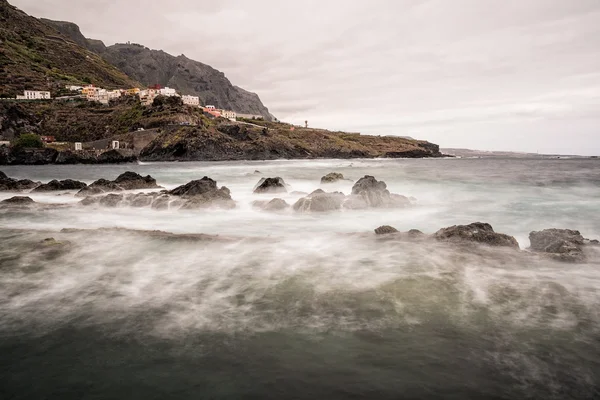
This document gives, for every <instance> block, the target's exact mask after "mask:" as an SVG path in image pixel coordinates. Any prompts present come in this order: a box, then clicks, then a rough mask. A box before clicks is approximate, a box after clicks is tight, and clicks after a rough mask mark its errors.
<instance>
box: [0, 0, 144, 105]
mask: <svg viewBox="0 0 600 400" xmlns="http://www.w3.org/2000/svg"><path fill="white" fill-rule="evenodd" d="M0 41H1V47H0V82H1V86H0V95H1V96H4V97H14V96H15V95H16V94H17V93H22V92H23V90H25V89H37V90H50V91H52V92H55V93H56V92H57V91H58V90H60V88H61V87H62V86H64V84H66V83H71V84H83V83H86V82H93V83H94V84H97V85H99V86H104V87H107V88H117V87H131V86H139V83H138V82H136V81H135V80H133V79H131V78H129V77H128V76H127V75H126V74H124V73H123V72H121V71H119V70H118V69H117V68H115V67H114V66H112V65H111V64H109V63H108V62H106V61H105V60H104V59H103V58H102V57H100V56H99V55H98V54H96V53H94V52H91V51H89V50H87V49H86V48H83V47H81V46H80V45H79V44H77V43H75V42H74V41H73V40H71V39H70V38H68V37H66V36H64V35H63V34H61V33H60V32H58V31H57V30H56V29H55V28H53V27H52V26H50V25H47V24H46V23H44V22H43V21H41V20H39V19H37V18H34V17H31V16H29V15H27V14H25V13H24V12H22V11H20V10H19V9H17V8H15V7H13V6H12V5H10V4H9V3H8V2H7V1H6V0H0Z"/></svg>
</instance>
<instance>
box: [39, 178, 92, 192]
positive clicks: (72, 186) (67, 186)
mask: <svg viewBox="0 0 600 400" xmlns="http://www.w3.org/2000/svg"><path fill="white" fill-rule="evenodd" d="M85 187H87V185H86V184H85V183H83V182H79V181H74V180H72V179H65V180H62V181H58V180H56V179H54V180H52V181H50V182H48V183H45V184H43V185H40V186H38V187H36V188H35V189H33V191H34V192H49V191H53V190H78V189H83V188H85Z"/></svg>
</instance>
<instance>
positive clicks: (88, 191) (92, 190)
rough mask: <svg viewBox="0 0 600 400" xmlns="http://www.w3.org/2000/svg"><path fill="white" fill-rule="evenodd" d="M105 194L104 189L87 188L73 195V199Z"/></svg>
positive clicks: (97, 187)
mask: <svg viewBox="0 0 600 400" xmlns="http://www.w3.org/2000/svg"><path fill="white" fill-rule="evenodd" d="M103 193H106V192H105V191H104V189H102V188H101V187H99V186H91V185H90V186H88V187H84V188H83V189H81V190H80V191H79V192H77V193H76V194H75V197H88V196H96V195H99V194H103Z"/></svg>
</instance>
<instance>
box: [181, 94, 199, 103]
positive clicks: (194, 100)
mask: <svg viewBox="0 0 600 400" xmlns="http://www.w3.org/2000/svg"><path fill="white" fill-rule="evenodd" d="M181 100H183V104H187V105H190V106H199V105H200V97H198V96H186V95H184V96H181Z"/></svg>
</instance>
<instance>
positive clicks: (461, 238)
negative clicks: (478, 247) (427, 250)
mask: <svg viewBox="0 0 600 400" xmlns="http://www.w3.org/2000/svg"><path fill="white" fill-rule="evenodd" d="M433 237H434V238H435V239H437V240H440V241H450V242H459V243H460V242H463V243H469V242H474V243H480V244H485V245H488V246H500V247H512V248H516V249H518V248H519V243H518V242H517V240H516V239H515V238H514V237H512V236H509V235H505V234H503V233H496V232H494V229H493V228H492V226H491V225H490V224H486V223H483V222H474V223H472V224H469V225H454V226H451V227H448V228H442V229H440V230H439V231H437V232H436V233H435V234H434V235H433Z"/></svg>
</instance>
